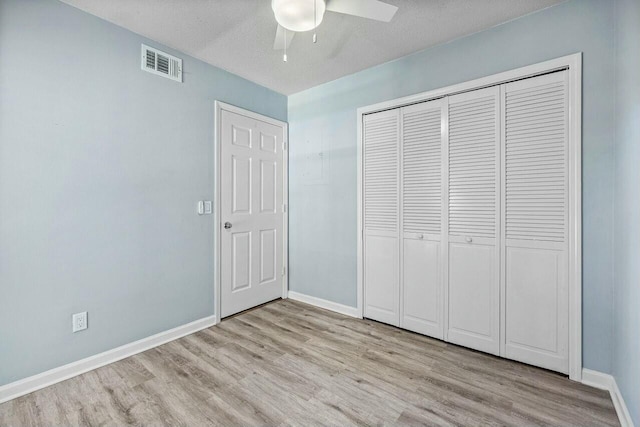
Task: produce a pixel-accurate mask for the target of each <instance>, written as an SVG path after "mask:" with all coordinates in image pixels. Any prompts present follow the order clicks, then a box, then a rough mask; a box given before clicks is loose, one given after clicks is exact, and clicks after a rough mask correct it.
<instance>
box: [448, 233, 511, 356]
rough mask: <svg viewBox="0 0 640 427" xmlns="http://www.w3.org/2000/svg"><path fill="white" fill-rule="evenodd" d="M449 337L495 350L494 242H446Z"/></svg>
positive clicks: (456, 340)
mask: <svg viewBox="0 0 640 427" xmlns="http://www.w3.org/2000/svg"><path fill="white" fill-rule="evenodd" d="M449 260H450V261H449V262H450V265H451V268H450V269H449V301H450V302H451V304H450V305H449V341H451V342H454V343H457V344H461V345H464V346H467V347H472V348H474V349H476V350H480V351H485V352H487V353H493V354H498V353H499V345H497V343H498V341H497V340H496V333H497V332H496V319H495V315H496V314H498V313H499V311H498V310H499V306H498V304H497V301H496V283H497V282H498V278H497V276H496V268H495V264H496V261H497V259H496V253H495V247H494V245H480V244H475V245H470V244H466V243H451V244H450V245H449Z"/></svg>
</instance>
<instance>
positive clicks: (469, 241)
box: [465, 236, 473, 243]
mask: <svg viewBox="0 0 640 427" xmlns="http://www.w3.org/2000/svg"><path fill="white" fill-rule="evenodd" d="M465 240H466V241H467V243H471V242H473V238H471V237H469V236H468V237H467V238H466V239H465Z"/></svg>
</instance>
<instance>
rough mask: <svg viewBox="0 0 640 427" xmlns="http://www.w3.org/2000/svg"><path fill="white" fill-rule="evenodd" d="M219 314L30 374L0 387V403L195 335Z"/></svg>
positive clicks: (210, 323) (214, 320)
mask: <svg viewBox="0 0 640 427" xmlns="http://www.w3.org/2000/svg"><path fill="white" fill-rule="evenodd" d="M216 323H217V322H216V317H215V316H209V317H204V318H202V319H199V320H196V321H194V322H191V323H187V324H185V325H182V326H178V327H177V328H173V329H169V330H168V331H164V332H160V333H158V334H155V335H151V336H150V337H147V338H143V339H141V340H138V341H134V342H132V343H129V344H125V345H123V346H120V347H116V348H114V349H111V350H107V351H105V352H103V353H98V354H96V355H93V356H89V357H87V358H84V359H81V360H78V361H75V362H72V363H69V364H66V365H63V366H60V367H57V368H53V369H50V370H48V371H45V372H42V373H39V374H36V375H33V376H31V377H27V378H24V379H21V380H18V381H15V382H12V383H9V384H6V385H3V386H2V387H0V403H3V402H7V401H9V400H12V399H15V398H17V397H20V396H24V395H25V394H29V393H32V392H34V391H36V390H40V389H41V388H44V387H48V386H50V385H53V384H55V383H59V382H61V381H64V380H68V379H69V378H73V377H75V376H78V375H80V374H84V373H85V372H89V371H92V370H94V369H97V368H100V367H101V366H105V365H108V364H110V363H114V362H117V361H118V360H122V359H124V358H127V357H130V356H133V355H134V354H138V353H141V352H143V351H146V350H149V349H151V348H154V347H157V346H159V345H162V344H166V343H168V342H169V341H173V340H176V339H178V338H182V337H184V336H186V335H190V334H193V333H195V332H198V331H200V330H202V329H206V328H209V327H211V326H214V325H215V324H216Z"/></svg>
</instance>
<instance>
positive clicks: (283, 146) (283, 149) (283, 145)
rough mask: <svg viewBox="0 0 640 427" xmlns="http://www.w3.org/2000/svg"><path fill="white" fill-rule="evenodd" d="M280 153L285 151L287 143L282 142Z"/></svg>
mask: <svg viewBox="0 0 640 427" xmlns="http://www.w3.org/2000/svg"><path fill="white" fill-rule="evenodd" d="M282 151H287V141H282Z"/></svg>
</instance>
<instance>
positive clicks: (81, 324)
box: [72, 311, 89, 332]
mask: <svg viewBox="0 0 640 427" xmlns="http://www.w3.org/2000/svg"><path fill="white" fill-rule="evenodd" d="M72 322H73V332H78V331H83V330H85V329H87V327H88V326H89V325H88V324H87V312H86V311H83V312H82V313H76V314H74V315H73V316H72Z"/></svg>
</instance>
